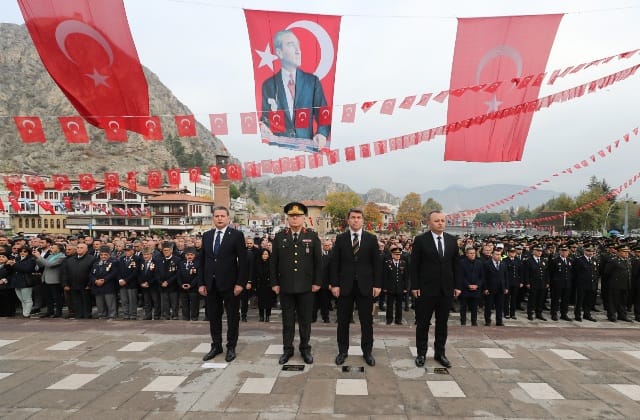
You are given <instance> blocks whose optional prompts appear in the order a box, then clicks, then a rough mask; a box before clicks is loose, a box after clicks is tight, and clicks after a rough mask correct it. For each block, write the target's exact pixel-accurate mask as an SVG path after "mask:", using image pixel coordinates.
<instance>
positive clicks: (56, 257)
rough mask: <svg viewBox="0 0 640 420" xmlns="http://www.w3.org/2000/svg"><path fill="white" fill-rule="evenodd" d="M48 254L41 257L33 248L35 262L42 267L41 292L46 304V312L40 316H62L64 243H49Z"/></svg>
mask: <svg viewBox="0 0 640 420" xmlns="http://www.w3.org/2000/svg"><path fill="white" fill-rule="evenodd" d="M48 248H49V251H50V252H49V256H48V257H47V258H43V257H42V254H41V253H40V251H38V250H37V249H34V250H33V256H34V258H35V259H36V264H37V265H38V266H39V267H40V268H42V269H43V270H42V285H43V286H42V289H41V291H42V294H43V296H44V302H45V304H46V306H47V312H45V313H44V314H42V315H41V316H40V318H49V317H53V318H60V317H62V307H63V306H64V293H63V291H62V275H63V274H62V263H63V262H64V261H65V258H66V256H65V253H64V250H65V248H64V245H62V244H56V243H54V244H51V245H50V246H49V247H48Z"/></svg>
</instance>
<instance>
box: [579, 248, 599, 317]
mask: <svg viewBox="0 0 640 420" xmlns="http://www.w3.org/2000/svg"><path fill="white" fill-rule="evenodd" d="M585 250H586V251H594V249H593V248H590V247H588V248H586V249H585ZM599 278H600V267H599V262H598V259H597V258H596V256H595V255H594V256H592V257H587V256H586V255H582V256H581V257H580V258H577V259H576V260H575V261H574V264H573V279H574V284H575V288H576V305H575V308H574V315H575V318H576V321H581V320H582V319H586V320H588V321H592V322H595V321H596V319H595V318H594V317H592V316H591V308H592V307H593V304H594V303H595V300H596V293H597V291H598V279H599Z"/></svg>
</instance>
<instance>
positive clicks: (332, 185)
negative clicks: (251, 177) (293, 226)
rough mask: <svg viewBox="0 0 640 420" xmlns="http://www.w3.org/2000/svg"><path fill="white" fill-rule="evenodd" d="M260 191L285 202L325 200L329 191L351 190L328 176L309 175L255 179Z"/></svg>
mask: <svg viewBox="0 0 640 420" xmlns="http://www.w3.org/2000/svg"><path fill="white" fill-rule="evenodd" d="M255 185H256V189H257V191H258V192H263V193H267V194H271V195H274V196H276V197H280V198H282V200H283V201H284V202H288V201H301V200H324V198H325V197H326V196H327V194H328V193H331V192H336V191H351V188H349V186H348V185H345V184H340V183H336V182H333V180H332V179H331V178H330V177H328V176H323V177H314V178H312V177H308V176H302V175H296V176H277V177H272V178H264V177H263V178H262V179H257V180H256V181H255Z"/></svg>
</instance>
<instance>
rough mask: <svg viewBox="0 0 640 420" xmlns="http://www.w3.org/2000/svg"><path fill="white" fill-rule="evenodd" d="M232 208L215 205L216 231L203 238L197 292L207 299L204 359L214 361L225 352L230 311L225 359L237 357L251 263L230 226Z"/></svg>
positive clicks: (238, 234) (214, 222) (236, 234)
mask: <svg viewBox="0 0 640 420" xmlns="http://www.w3.org/2000/svg"><path fill="white" fill-rule="evenodd" d="M229 221H230V218H229V209H227V208H226V207H224V206H216V207H215V208H214V209H213V224H214V226H215V229H211V230H208V231H207V232H205V233H204V235H203V236H202V251H201V254H200V263H201V264H202V269H201V270H200V277H199V279H198V285H199V286H198V293H200V294H201V295H202V296H205V298H206V300H207V314H208V317H209V329H210V330H211V340H212V341H211V350H210V351H209V353H207V354H206V355H205V356H204V357H203V358H202V360H204V361H207V360H210V359H213V358H214V357H215V356H216V355H218V354H220V353H222V313H223V310H226V312H227V354H226V356H225V360H226V361H227V362H231V361H232V360H233V359H235V358H236V344H237V343H238V329H239V324H240V316H239V310H240V298H239V295H240V293H242V291H243V290H244V288H245V286H246V284H247V280H248V278H247V276H248V271H247V267H248V261H247V248H246V246H245V242H244V235H243V234H242V233H241V232H240V231H239V230H236V229H233V228H232V227H230V226H229Z"/></svg>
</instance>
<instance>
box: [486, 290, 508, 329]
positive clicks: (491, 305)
mask: <svg viewBox="0 0 640 420" xmlns="http://www.w3.org/2000/svg"><path fill="white" fill-rule="evenodd" d="M491 309H495V311H496V324H502V315H503V311H504V293H503V291H502V290H499V291H497V292H491V293H489V294H488V295H485V296H484V322H486V323H487V324H488V323H490V322H491Z"/></svg>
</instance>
